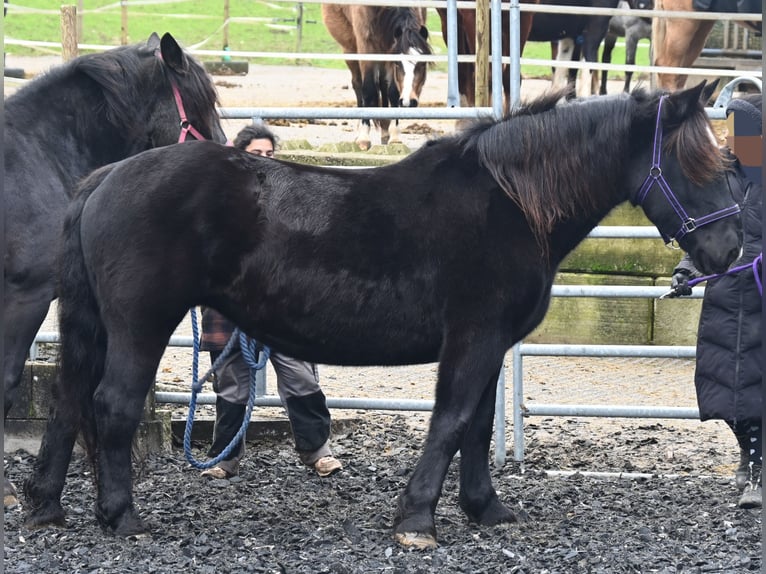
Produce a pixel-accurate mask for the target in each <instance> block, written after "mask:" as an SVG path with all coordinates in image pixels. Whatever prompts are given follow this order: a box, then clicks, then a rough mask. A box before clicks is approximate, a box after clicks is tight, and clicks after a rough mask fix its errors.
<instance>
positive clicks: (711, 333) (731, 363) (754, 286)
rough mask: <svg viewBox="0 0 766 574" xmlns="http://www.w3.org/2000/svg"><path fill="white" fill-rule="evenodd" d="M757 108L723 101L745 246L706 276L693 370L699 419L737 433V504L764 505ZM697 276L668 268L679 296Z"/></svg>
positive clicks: (752, 100)
mask: <svg viewBox="0 0 766 574" xmlns="http://www.w3.org/2000/svg"><path fill="white" fill-rule="evenodd" d="M761 106H762V96H761V94H757V95H755V96H746V97H743V98H737V99H732V100H731V101H730V102H729V105H728V106H727V110H726V112H727V116H728V121H729V134H730V137H729V140H728V143H729V147H730V148H731V150H732V153H733V154H734V156H735V158H736V160H735V166H734V167H735V171H734V172H733V173H732V175H731V176H729V185H730V187H731V189H732V195H733V196H734V199H735V200H736V201H737V202H738V203H739V204H740V205H741V207H742V214H741V216H742V225H743V252H742V255H741V257H740V258H739V259H738V260H737V261H736V262H735V263H734V265H732V268H731V269H730V272H729V273H727V274H723V275H721V276H718V277H716V278H710V279H708V281H707V287H706V288H705V296H704V299H703V303H702V311H701V313H700V322H699V329H698V331H697V364H696V369H695V374H694V383H695V386H696V390H697V403H698V405H699V411H700V419H701V420H703V421H705V420H711V419H719V420H723V421H725V422H726V424H727V425H728V426H729V427H730V428H731V429H732V431H733V432H734V435H735V437H736V438H737V442H738V444H739V448H740V463H739V466H738V468H737V470H736V472H735V482H736V484H737V487H738V488H739V489H741V490H742V495H741V497H740V499H739V503H738V504H739V506H740V507H742V508H760V507H761V506H762V477H761V469H762V464H763V462H762V461H763V437H762V427H763V424H762V419H763V377H762V373H763V369H762V360H763V353H762V350H761V343H762V338H761V307H762V285H763V271H762V269H763V267H762V265H761V263H760V258H761V253H762V245H763V241H762V226H761V208H762V200H763V187H762V181H761V177H762V165H761V164H762V160H761V149H762V148H761V142H762V134H761V132H762V129H761ZM732 127H733V129H732ZM732 135H733V137H732ZM735 269H739V270H738V271H736V272H734V271H733V270H735ZM701 276H702V275H701V274H700V273H699V272H698V271H697V270H696V269H695V268H694V266H693V265H692V263H691V260H690V259H689V258H688V256H687V257H684V259H682V261H681V262H680V263H679V265H678V267H676V269H675V270H674V272H673V278H672V280H671V287H672V288H673V290H674V291H675V293H676V294H677V295H688V294H690V293H691V287H689V285H688V282H689V280H690V279H694V278H697V277H701Z"/></svg>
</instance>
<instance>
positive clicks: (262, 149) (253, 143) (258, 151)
mask: <svg viewBox="0 0 766 574" xmlns="http://www.w3.org/2000/svg"><path fill="white" fill-rule="evenodd" d="M245 151H246V152H249V153H251V154H253V155H262V156H265V157H274V146H273V145H272V144H271V140H270V139H268V138H261V139H256V140H250V143H249V144H247V147H246V148H245Z"/></svg>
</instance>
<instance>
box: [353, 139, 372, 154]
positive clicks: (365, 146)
mask: <svg viewBox="0 0 766 574" xmlns="http://www.w3.org/2000/svg"><path fill="white" fill-rule="evenodd" d="M356 145H358V146H359V149H360V150H362V151H367V150H368V149H370V142H368V141H364V140H357V142H356Z"/></svg>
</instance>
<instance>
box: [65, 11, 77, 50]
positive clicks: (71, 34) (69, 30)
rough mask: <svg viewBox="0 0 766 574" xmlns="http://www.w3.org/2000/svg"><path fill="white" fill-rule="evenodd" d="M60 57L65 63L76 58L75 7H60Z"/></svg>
mask: <svg viewBox="0 0 766 574" xmlns="http://www.w3.org/2000/svg"><path fill="white" fill-rule="evenodd" d="M61 57H62V59H63V60H64V61H65V62H67V61H69V60H71V59H73V58H76V57H77V7H76V6H62V7H61Z"/></svg>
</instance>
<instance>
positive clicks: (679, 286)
mask: <svg viewBox="0 0 766 574" xmlns="http://www.w3.org/2000/svg"><path fill="white" fill-rule="evenodd" d="M690 277H691V275H690V274H689V272H688V271H687V270H686V269H679V270H678V271H676V272H675V273H674V274H673V277H671V278H670V292H669V293H668V294H667V297H669V298H673V297H682V296H684V295H691V294H692V288H691V287H689V279H690Z"/></svg>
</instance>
